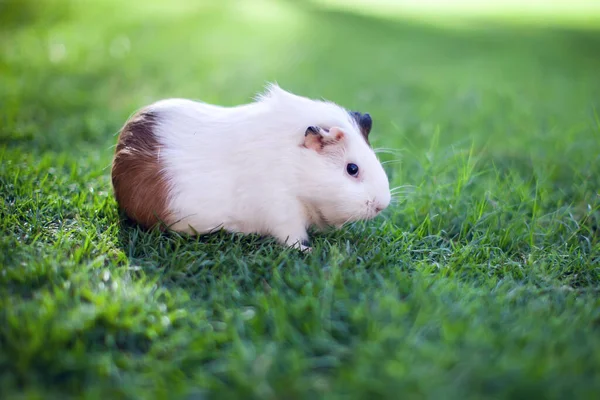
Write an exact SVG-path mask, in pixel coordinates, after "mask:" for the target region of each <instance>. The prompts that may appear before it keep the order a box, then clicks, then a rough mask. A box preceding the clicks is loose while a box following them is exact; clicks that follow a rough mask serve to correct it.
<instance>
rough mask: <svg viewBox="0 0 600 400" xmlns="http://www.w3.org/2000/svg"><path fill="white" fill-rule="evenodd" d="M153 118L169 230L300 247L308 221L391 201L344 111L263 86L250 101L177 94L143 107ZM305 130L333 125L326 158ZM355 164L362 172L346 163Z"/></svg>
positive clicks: (335, 220) (348, 217) (331, 221)
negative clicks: (216, 101) (266, 238)
mask: <svg viewBox="0 0 600 400" xmlns="http://www.w3.org/2000/svg"><path fill="white" fill-rule="evenodd" d="M149 110H150V111H153V112H155V113H156V114H157V115H158V125H157V128H156V131H155V134H156V135H157V136H158V138H159V141H160V142H161V144H162V145H163V148H162V149H161V152H160V161H161V162H162V164H163V165H164V168H165V171H164V173H165V174H166V176H167V178H168V181H169V183H170V185H169V187H170V192H169V195H168V199H169V201H168V208H169V211H171V212H172V213H173V217H174V220H175V222H174V223H173V224H172V225H171V228H172V229H174V230H176V231H182V232H188V233H193V232H197V233H207V232H211V231H214V230H218V229H221V228H223V229H225V230H227V231H231V232H242V233H259V234H264V235H272V236H274V237H275V238H277V239H278V240H279V241H280V242H281V243H287V244H289V245H293V246H296V247H300V248H304V246H302V244H301V243H302V242H303V241H305V240H307V239H308V236H307V228H308V227H309V226H311V225H316V226H319V227H323V226H326V225H334V226H337V227H341V226H342V225H343V224H345V223H346V222H352V221H356V220H360V219H370V218H373V217H375V215H376V212H375V208H376V207H379V208H382V209H383V208H386V207H387V206H388V205H389V202H390V197H391V196H390V190H389V184H388V179H387V176H386V174H385V171H384V170H383V168H382V166H381V164H380V162H379V161H378V159H377V157H376V155H375V153H374V152H373V150H372V149H371V148H370V147H369V145H368V144H367V143H366V141H365V140H364V139H363V138H362V136H361V133H360V131H359V129H358V126H357V125H356V123H355V122H354V120H353V119H352V118H351V117H350V115H349V114H348V112H347V110H345V109H344V108H342V107H340V106H338V105H336V104H333V103H330V102H325V101H315V100H311V99H308V98H305V97H300V96H297V95H294V94H291V93H289V92H286V91H284V90H283V89H281V88H279V87H278V86H277V85H270V86H269V88H268V90H267V91H266V93H265V94H263V95H261V96H258V97H257V99H256V101H255V102H253V103H250V104H246V105H241V106H237V107H220V106H215V105H209V104H205V103H201V102H195V101H191V100H184V99H168V100H163V101H159V102H157V103H154V104H153V105H151V106H149ZM309 126H320V127H322V128H325V129H329V128H332V127H338V128H339V129H341V130H342V131H343V132H344V134H345V135H344V138H343V140H342V142H341V144H336V145H334V146H337V147H332V151H329V152H328V153H327V154H323V153H320V152H317V151H315V150H313V149H309V148H306V147H305V146H304V141H305V132H306V129H307V128H308V127H309ZM348 162H353V163H355V164H357V165H358V166H359V169H360V172H359V177H358V178H355V177H352V176H350V175H348V173H347V172H346V164H347V163H348Z"/></svg>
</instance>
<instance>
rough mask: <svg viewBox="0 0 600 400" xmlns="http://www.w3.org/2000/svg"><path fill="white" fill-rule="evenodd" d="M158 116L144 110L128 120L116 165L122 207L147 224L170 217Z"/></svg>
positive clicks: (114, 175)
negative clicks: (161, 161) (158, 135)
mask: <svg viewBox="0 0 600 400" xmlns="http://www.w3.org/2000/svg"><path fill="white" fill-rule="evenodd" d="M156 120H157V116H156V114H154V113H152V112H150V111H141V112H138V113H137V114H135V115H134V116H133V117H131V118H130V120H129V121H127V123H126V124H125V126H124V127H123V128H122V129H121V132H120V133H119V140H118V142H117V148H116V150H115V157H114V159H113V165H112V184H113V189H114V193H115V198H116V200H117V203H118V204H119V207H120V208H121V209H122V210H124V211H125V214H127V216H128V217H129V218H131V219H132V220H133V221H135V222H137V223H138V224H140V225H142V226H143V227H145V228H150V227H152V226H154V225H156V224H157V223H159V222H160V221H162V222H167V219H168V217H169V213H168V211H167V190H168V187H167V183H166V182H165V178H164V175H163V173H162V172H161V170H162V165H161V163H160V158H159V157H160V149H161V144H160V143H159V142H158V140H157V138H156V135H155V134H154V128H155V126H156ZM167 223H168V222H167Z"/></svg>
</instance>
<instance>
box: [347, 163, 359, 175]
mask: <svg viewBox="0 0 600 400" xmlns="http://www.w3.org/2000/svg"><path fill="white" fill-rule="evenodd" d="M346 172H348V174H349V175H350V176H356V175H358V165H356V164H353V163H349V164H348V165H346Z"/></svg>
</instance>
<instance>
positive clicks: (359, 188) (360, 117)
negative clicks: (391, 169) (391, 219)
mask: <svg viewBox="0 0 600 400" xmlns="http://www.w3.org/2000/svg"><path fill="white" fill-rule="evenodd" d="M349 116H350V119H349V122H350V123H344V124H340V125H342V126H331V127H326V126H310V127H308V128H307V129H306V132H305V137H304V147H306V148H307V149H308V150H310V152H309V153H308V154H309V156H310V157H311V158H312V159H313V160H316V162H314V163H310V168H311V170H310V171H308V173H307V174H308V179H309V180H310V182H309V184H308V185H307V187H308V188H309V189H308V190H309V191H310V193H306V195H307V196H308V197H309V198H310V203H311V206H312V208H314V209H315V210H316V212H317V214H318V215H319V217H320V218H321V219H322V222H323V223H325V224H328V225H334V226H338V227H339V226H342V225H344V224H345V223H348V222H354V221H358V220H368V219H372V218H374V217H376V216H377V215H378V214H379V213H380V212H381V211H383V210H384V209H385V208H387V207H388V205H389V204H390V200H391V194H390V187H389V181H388V177H387V175H386V173H385V170H384V169H383V167H382V165H381V163H380V162H379V160H378V159H377V156H376V155H375V152H374V151H373V149H372V148H371V146H370V145H369V141H368V135H369V133H370V130H371V125H372V122H371V117H370V116H369V115H368V114H360V113H350V114H349Z"/></svg>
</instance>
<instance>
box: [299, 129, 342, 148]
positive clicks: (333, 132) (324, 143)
mask: <svg viewBox="0 0 600 400" xmlns="http://www.w3.org/2000/svg"><path fill="white" fill-rule="evenodd" d="M343 139H344V132H342V130H341V129H339V128H335V127H334V128H331V129H330V130H329V131H326V130H325V129H323V128H321V127H318V126H309V127H308V128H307V129H306V132H305V133H304V147H306V148H309V149H312V150H314V151H317V152H321V151H323V150H324V149H325V148H326V147H328V146H331V145H334V144H336V143H339V142H340V141H341V140H343Z"/></svg>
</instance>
